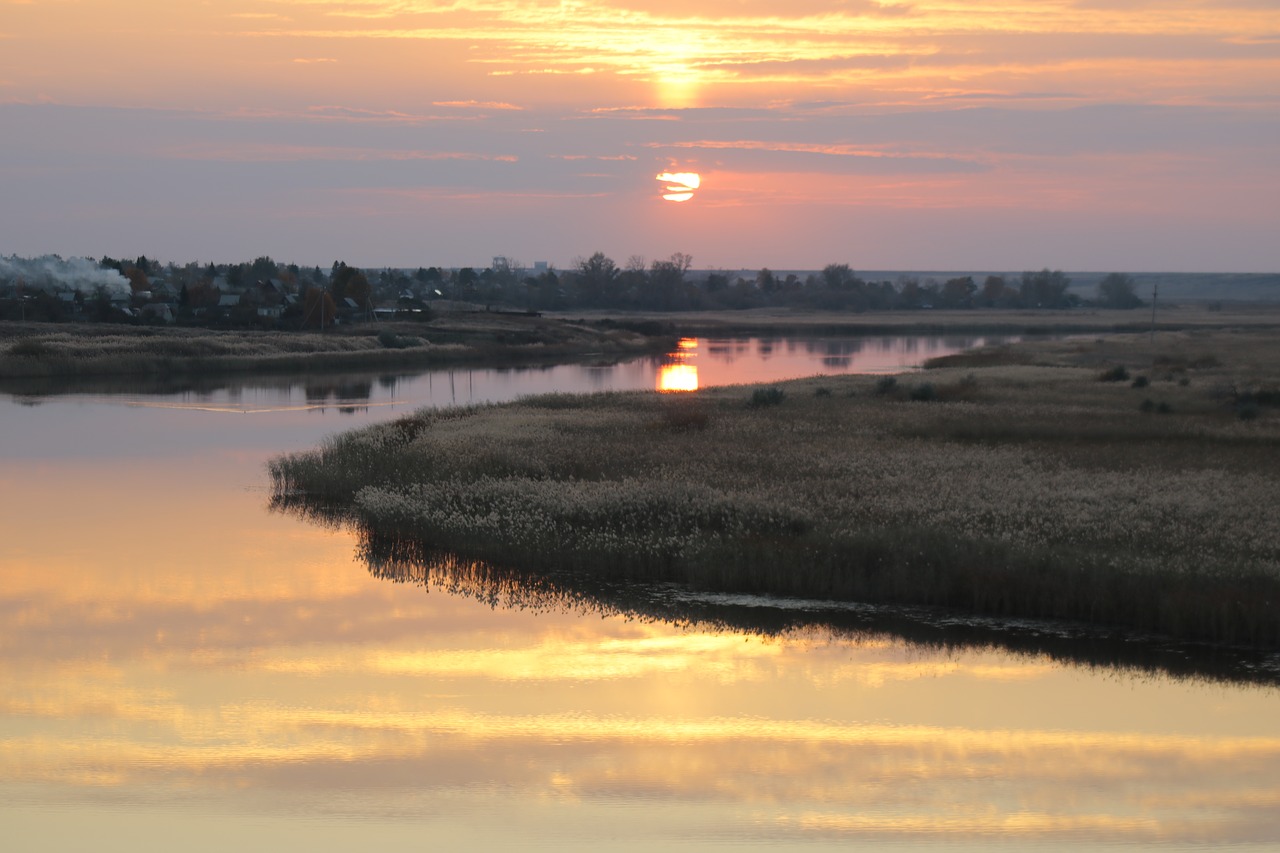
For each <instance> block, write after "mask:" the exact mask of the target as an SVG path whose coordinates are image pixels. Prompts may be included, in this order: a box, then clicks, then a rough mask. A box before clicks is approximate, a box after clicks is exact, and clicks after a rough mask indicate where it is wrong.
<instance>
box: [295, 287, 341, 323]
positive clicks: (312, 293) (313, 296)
mask: <svg viewBox="0 0 1280 853" xmlns="http://www.w3.org/2000/svg"><path fill="white" fill-rule="evenodd" d="M337 316H338V306H337V304H336V303H335V302H334V301H333V297H332V296H330V295H329V293H328V291H325V290H321V289H320V288H318V287H308V288H307V292H306V293H305V294H304V295H303V297H302V325H304V326H307V327H318V328H320V329H327V328H328V327H330V326H332V325H333V321H334V319H335V318H336V317H337Z"/></svg>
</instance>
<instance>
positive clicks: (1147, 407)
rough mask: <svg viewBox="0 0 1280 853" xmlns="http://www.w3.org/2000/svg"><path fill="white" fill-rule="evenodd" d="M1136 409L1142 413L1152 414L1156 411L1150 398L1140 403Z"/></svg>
mask: <svg viewBox="0 0 1280 853" xmlns="http://www.w3.org/2000/svg"><path fill="white" fill-rule="evenodd" d="M1138 408H1139V409H1141V410H1142V411H1144V412H1154V411H1155V410H1156V404H1155V402H1153V401H1152V400H1151V398H1150V397H1148V398H1147V399H1145V400H1143V401H1142V403H1141V404H1140V405H1139V406H1138Z"/></svg>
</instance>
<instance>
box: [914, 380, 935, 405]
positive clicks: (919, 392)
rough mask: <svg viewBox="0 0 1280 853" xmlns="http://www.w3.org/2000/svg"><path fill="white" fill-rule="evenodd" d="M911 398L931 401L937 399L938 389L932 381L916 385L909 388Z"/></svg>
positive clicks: (924, 401) (922, 401) (923, 401)
mask: <svg viewBox="0 0 1280 853" xmlns="http://www.w3.org/2000/svg"><path fill="white" fill-rule="evenodd" d="M911 399H912V400H916V401H918V402H921V403H928V402H931V401H933V400H936V399H938V389H937V388H934V387H933V383H932V382H926V383H924V384H923V385H917V386H916V387H914V388H912V389H911Z"/></svg>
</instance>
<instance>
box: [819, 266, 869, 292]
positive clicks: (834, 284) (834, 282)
mask: <svg viewBox="0 0 1280 853" xmlns="http://www.w3.org/2000/svg"><path fill="white" fill-rule="evenodd" d="M822 282H823V284H825V285H826V287H827V289H828V290H854V289H856V288H857V287H858V286H859V285H860V284H862V282H861V281H860V280H859V279H858V277H857V276H856V275H854V274H853V270H851V269H850V268H849V265H848V264H827V265H826V266H825V267H823V268H822Z"/></svg>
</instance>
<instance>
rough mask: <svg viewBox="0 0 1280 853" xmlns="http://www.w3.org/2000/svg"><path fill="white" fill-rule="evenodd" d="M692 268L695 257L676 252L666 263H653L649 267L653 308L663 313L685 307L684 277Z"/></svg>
mask: <svg viewBox="0 0 1280 853" xmlns="http://www.w3.org/2000/svg"><path fill="white" fill-rule="evenodd" d="M691 266H693V257H692V256H691V255H686V254H685V253H684V252H676V253H675V254H674V255H672V256H671V257H670V258H669V259H667V260H665V261H654V262H653V264H652V265H651V266H650V267H649V294H650V297H651V298H650V302H651V303H652V305H653V307H655V308H658V309H660V310H663V311H671V310H673V309H678V308H683V307H684V304H685V302H686V299H685V296H686V294H685V293H684V284H685V282H684V276H685V273H687V272H688V271H689V268H690V267H691Z"/></svg>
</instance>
